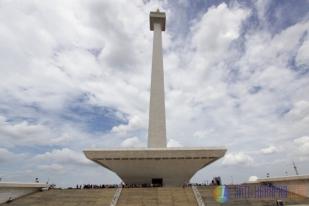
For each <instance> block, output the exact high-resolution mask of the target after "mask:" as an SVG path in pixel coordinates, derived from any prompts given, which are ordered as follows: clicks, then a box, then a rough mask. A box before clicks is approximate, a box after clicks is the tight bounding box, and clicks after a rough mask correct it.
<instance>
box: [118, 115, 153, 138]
mask: <svg viewBox="0 0 309 206" xmlns="http://www.w3.org/2000/svg"><path fill="white" fill-rule="evenodd" d="M146 128H147V121H145V120H142V119H141V118H140V117H139V116H137V115H134V116H132V117H130V118H129V122H128V124H121V125H118V126H114V127H113V128H112V132H115V133H118V134H121V135H126V134H127V133H128V132H130V131H134V130H140V129H146Z"/></svg>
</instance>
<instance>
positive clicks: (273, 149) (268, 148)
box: [260, 145, 278, 154]
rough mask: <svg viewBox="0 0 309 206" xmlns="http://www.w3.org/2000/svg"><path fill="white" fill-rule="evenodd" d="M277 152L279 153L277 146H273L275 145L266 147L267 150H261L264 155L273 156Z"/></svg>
mask: <svg viewBox="0 0 309 206" xmlns="http://www.w3.org/2000/svg"><path fill="white" fill-rule="evenodd" d="M277 151H278V148H277V147H275V146H273V145H271V146H268V147H265V148H262V149H261V150H260V152H261V153H262V154H273V153H275V152H277Z"/></svg>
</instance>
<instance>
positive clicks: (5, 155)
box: [0, 148, 25, 163]
mask: <svg viewBox="0 0 309 206" xmlns="http://www.w3.org/2000/svg"><path fill="white" fill-rule="evenodd" d="M24 157H25V155H24V154H16V153H13V152H11V151H9V150H8V149H6V148H0V163H7V162H12V161H18V160H21V159H23V158H24Z"/></svg>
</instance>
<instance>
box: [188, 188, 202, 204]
mask: <svg viewBox="0 0 309 206" xmlns="http://www.w3.org/2000/svg"><path fill="white" fill-rule="evenodd" d="M191 188H192V191H193V193H194V197H195V199H196V201H197V204H198V206H205V203H204V201H203V198H202V196H201V193H200V192H199V191H198V189H197V187H196V186H195V185H192V186H191Z"/></svg>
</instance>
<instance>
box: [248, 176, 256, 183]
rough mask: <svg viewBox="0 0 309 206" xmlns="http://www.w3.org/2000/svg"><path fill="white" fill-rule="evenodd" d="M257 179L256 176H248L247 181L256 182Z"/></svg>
mask: <svg viewBox="0 0 309 206" xmlns="http://www.w3.org/2000/svg"><path fill="white" fill-rule="evenodd" d="M257 179H258V177H257V176H250V177H249V179H248V181H249V182H256V181H257Z"/></svg>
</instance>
